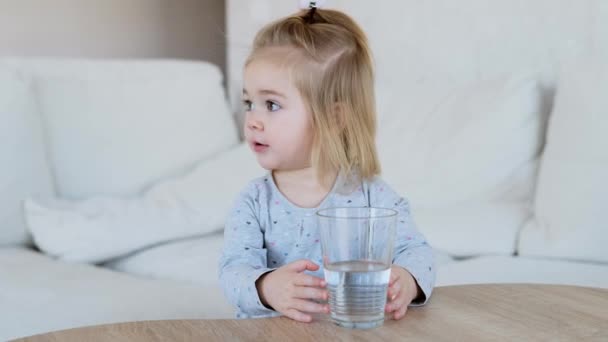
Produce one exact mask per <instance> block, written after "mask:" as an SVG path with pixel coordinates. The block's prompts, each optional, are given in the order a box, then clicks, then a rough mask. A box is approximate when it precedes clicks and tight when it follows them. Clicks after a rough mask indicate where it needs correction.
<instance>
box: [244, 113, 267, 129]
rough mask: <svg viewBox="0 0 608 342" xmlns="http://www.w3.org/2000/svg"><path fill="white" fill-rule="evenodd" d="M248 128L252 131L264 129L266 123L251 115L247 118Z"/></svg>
mask: <svg viewBox="0 0 608 342" xmlns="http://www.w3.org/2000/svg"><path fill="white" fill-rule="evenodd" d="M247 128H249V129H250V130H252V131H262V130H264V124H263V123H262V121H260V120H258V119H256V118H255V117H253V115H251V116H249V117H248V118H247Z"/></svg>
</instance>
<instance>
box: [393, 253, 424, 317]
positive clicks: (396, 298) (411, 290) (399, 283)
mask: <svg viewBox="0 0 608 342" xmlns="http://www.w3.org/2000/svg"><path fill="white" fill-rule="evenodd" d="M419 291H420V290H419V288H418V284H416V280H414V277H413V276H412V275H411V274H410V272H408V271H407V270H406V269H405V268H403V267H401V266H396V265H393V266H392V267H391V279H390V281H389V285H388V293H387V296H388V298H387V303H386V312H388V313H392V316H393V319H395V320H398V319H401V318H403V316H405V313H406V311H407V306H408V305H409V304H410V303H411V302H412V300H414V298H416V297H418V294H419V293H420V292H419Z"/></svg>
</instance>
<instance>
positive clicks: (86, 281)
mask: <svg viewBox="0 0 608 342" xmlns="http://www.w3.org/2000/svg"><path fill="white" fill-rule="evenodd" d="M0 274H1V275H2V281H0V303H2V305H0V317H2V319H1V320H0V340H2V341H4V340H7V339H12V338H16V337H21V336H26V335H32V334H38V333H43V332H48V331H53V330H60V329H68V328H74V327H79V326H86V325H97V324H107V323H116V322H125V321H140V320H158V319H187V318H191V319H194V318H199V319H210V318H234V313H233V310H232V308H231V306H230V305H229V304H228V303H227V302H226V301H225V300H224V296H223V295H222V293H221V289H220V288H219V287H216V286H200V285H199V286H193V285H190V284H186V283H181V282H176V281H169V280H150V279H141V278H138V277H135V276H132V275H128V274H124V273H118V272H115V271H111V270H107V269H103V268H99V267H94V266H90V265H83V264H76V263H66V262H57V261H56V260H53V259H52V258H49V257H46V256H44V255H42V254H39V253H36V252H33V251H31V250H26V249H21V248H1V249H0ZM209 277H216V275H209Z"/></svg>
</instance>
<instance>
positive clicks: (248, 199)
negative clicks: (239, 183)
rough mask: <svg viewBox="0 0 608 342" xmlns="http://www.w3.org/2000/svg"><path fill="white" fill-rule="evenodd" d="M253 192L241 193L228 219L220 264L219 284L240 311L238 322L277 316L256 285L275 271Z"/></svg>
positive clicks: (255, 194)
mask: <svg viewBox="0 0 608 342" xmlns="http://www.w3.org/2000/svg"><path fill="white" fill-rule="evenodd" d="M251 190H252V191H256V190H255V189H251ZM252 191H247V190H245V191H244V192H242V193H241V195H240V196H239V198H238V200H237V201H236V204H235V205H234V207H233V209H232V211H231V213H230V215H229V217H228V220H227V222H226V226H225V228H224V249H223V251H222V255H221V257H220V261H219V278H220V283H221V286H222V288H223V290H224V293H225V295H226V297H227V298H228V301H229V302H230V303H231V304H232V305H233V306H235V307H237V308H238V310H237V311H238V313H237V318H249V317H263V316H268V315H271V314H276V312H275V311H273V310H270V309H268V308H267V307H266V306H264V305H263V304H262V301H261V300H260V297H259V296H258V292H257V289H256V284H255V283H256V281H257V280H258V278H260V277H261V276H262V275H263V274H265V273H267V272H270V271H272V270H274V269H273V268H268V267H267V266H268V265H267V254H266V248H265V246H264V234H263V232H262V230H261V227H260V224H259V221H258V218H257V215H256V214H255V213H256V212H257V210H256V204H257V202H255V198H256V197H257V191H256V193H252Z"/></svg>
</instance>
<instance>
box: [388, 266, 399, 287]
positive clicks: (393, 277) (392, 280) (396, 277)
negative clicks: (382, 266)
mask: <svg viewBox="0 0 608 342" xmlns="http://www.w3.org/2000/svg"><path fill="white" fill-rule="evenodd" d="M397 280H399V274H398V273H397V272H395V269H394V268H393V269H391V278H390V280H389V281H388V285H389V286H392V285H393V284H394V283H395V282H396V281H397Z"/></svg>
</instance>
